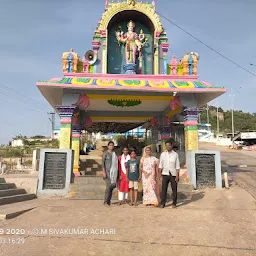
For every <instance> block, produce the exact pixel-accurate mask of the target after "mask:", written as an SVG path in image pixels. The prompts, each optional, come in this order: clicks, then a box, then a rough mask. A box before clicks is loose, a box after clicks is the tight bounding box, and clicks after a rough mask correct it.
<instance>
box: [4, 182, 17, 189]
mask: <svg viewBox="0 0 256 256" xmlns="http://www.w3.org/2000/svg"><path fill="white" fill-rule="evenodd" d="M13 188H16V185H15V184H14V183H0V190H6V189H13Z"/></svg>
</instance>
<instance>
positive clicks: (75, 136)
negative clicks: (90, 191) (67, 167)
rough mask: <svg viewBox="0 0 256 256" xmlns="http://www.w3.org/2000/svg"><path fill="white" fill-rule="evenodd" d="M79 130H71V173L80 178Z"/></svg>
mask: <svg viewBox="0 0 256 256" xmlns="http://www.w3.org/2000/svg"><path fill="white" fill-rule="evenodd" d="M80 137H81V135H80V130H76V129H73V130H72V149H73V150H74V165H73V173H74V175H75V176H80V175H81V174H80V171H79V168H80V163H79V160H80Z"/></svg>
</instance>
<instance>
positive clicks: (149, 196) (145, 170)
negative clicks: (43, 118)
mask: <svg viewBox="0 0 256 256" xmlns="http://www.w3.org/2000/svg"><path fill="white" fill-rule="evenodd" d="M157 168H158V159H157V158H156V157H154V156H151V147H149V146H148V147H146V148H145V152H144V155H143V157H142V158H141V160H140V170H141V174H142V187H143V204H144V205H147V206H148V205H153V206H158V199H159V198H158V197H159V193H158V187H157V181H156V179H157Z"/></svg>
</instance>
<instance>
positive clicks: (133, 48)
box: [116, 20, 148, 64]
mask: <svg viewBox="0 0 256 256" xmlns="http://www.w3.org/2000/svg"><path fill="white" fill-rule="evenodd" d="M127 28H128V31H127V32H126V33H125V34H124V32H123V31H121V27H119V30H118V31H117V32H116V38H117V41H118V43H119V44H120V43H123V44H125V57H126V64H131V63H132V64H135V62H136V56H137V52H140V53H141V49H142V47H144V46H145V44H146V42H147V41H148V39H147V38H145V35H142V33H143V32H142V31H141V33H140V36H138V34H137V33H136V32H134V28H135V23H134V22H133V21H132V20H131V21H129V23H128V24H127Z"/></svg>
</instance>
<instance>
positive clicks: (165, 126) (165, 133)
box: [160, 116, 171, 152]
mask: <svg viewBox="0 0 256 256" xmlns="http://www.w3.org/2000/svg"><path fill="white" fill-rule="evenodd" d="M160 122H161V126H160V136H161V137H160V139H161V151H162V152H164V151H165V150H166V145H165V142H166V141H167V140H168V139H170V135H171V126H170V118H168V117H166V116H164V117H161V121H160Z"/></svg>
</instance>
